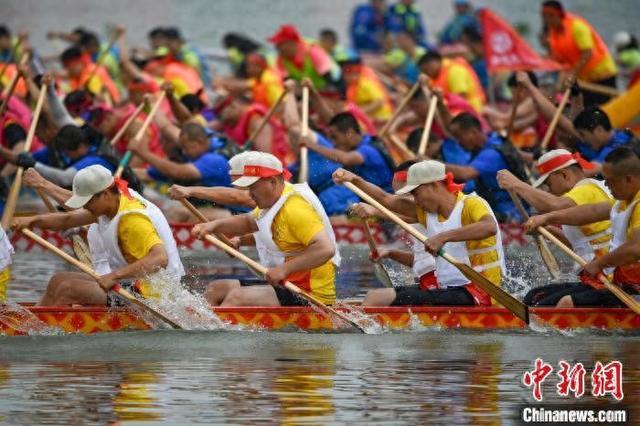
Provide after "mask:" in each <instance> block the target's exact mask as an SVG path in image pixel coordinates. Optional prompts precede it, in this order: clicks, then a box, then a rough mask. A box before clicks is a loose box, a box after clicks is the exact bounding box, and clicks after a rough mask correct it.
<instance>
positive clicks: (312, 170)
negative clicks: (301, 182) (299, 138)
mask: <svg viewBox="0 0 640 426" xmlns="http://www.w3.org/2000/svg"><path fill="white" fill-rule="evenodd" d="M314 133H315V135H316V140H317V142H318V145H320V146H323V147H325V148H331V149H335V147H334V146H333V143H331V141H330V140H329V139H327V138H326V137H324V136H323V135H322V134H321V133H318V132H314ZM307 158H308V161H309V176H308V181H307V183H308V184H309V186H310V187H311V189H313V190H314V191H316V192H318V191H322V190H323V189H325V188H327V187H329V186H332V185H334V183H333V179H332V178H331V176H332V175H333V172H335V171H336V170H338V169H339V168H340V167H341V166H340V164H338V163H336V162H334V161H331V160H328V159H326V158H325V157H323V156H322V155H320V154H318V153H317V152H315V151H312V150H309V154H308V157H307ZM299 169H300V165H299V164H298V163H297V162H296V163H293V164H291V165H290V166H289V171H290V172H291V174H293V175H295V174H297V173H298V172H299Z"/></svg>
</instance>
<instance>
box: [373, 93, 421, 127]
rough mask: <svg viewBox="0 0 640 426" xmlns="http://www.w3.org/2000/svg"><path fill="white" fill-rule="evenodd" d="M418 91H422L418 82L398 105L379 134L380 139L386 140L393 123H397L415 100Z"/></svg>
mask: <svg viewBox="0 0 640 426" xmlns="http://www.w3.org/2000/svg"><path fill="white" fill-rule="evenodd" d="M418 89H420V83H419V82H416V83H415V84H414V85H413V86H412V87H411V90H409V93H407V94H406V96H405V97H404V98H403V99H402V101H401V102H400V105H398V108H396V110H395V111H394V113H393V115H392V116H391V118H390V119H389V121H387V122H386V123H385V125H384V126H383V127H382V129H380V133H379V134H378V137H380V138H384V137H385V136H386V134H387V132H388V131H389V130H390V129H391V126H393V123H395V122H396V120H397V119H398V117H399V116H400V114H401V113H402V111H404V109H405V108H406V107H407V105H408V104H409V102H410V101H411V98H413V95H415V94H416V92H417V91H418Z"/></svg>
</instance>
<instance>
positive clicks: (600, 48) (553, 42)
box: [548, 13, 615, 81]
mask: <svg viewBox="0 0 640 426" xmlns="http://www.w3.org/2000/svg"><path fill="white" fill-rule="evenodd" d="M574 22H580V23H583V24H584V25H586V26H587V27H589V30H590V31H591V37H593V42H594V43H593V44H594V48H593V49H592V53H591V59H589V62H587V64H586V65H585V66H584V67H583V68H582V70H581V71H580V74H579V75H578V78H581V79H584V80H589V81H598V80H603V79H605V78H608V77H612V76H613V75H615V72H614V73H613V74H611V75H594V73H593V70H594V68H595V67H597V66H598V65H599V64H600V63H602V61H604V60H607V59H610V54H609V49H608V48H607V45H606V44H605V42H604V41H603V40H602V38H601V37H600V35H599V34H598V33H597V32H596V30H595V29H594V28H593V27H592V26H591V24H589V23H588V22H587V21H586V20H585V19H583V18H581V17H579V16H576V15H572V14H571V13H567V14H566V15H565V17H564V18H563V19H562V28H561V29H559V30H558V29H554V28H551V29H550V31H549V35H548V41H549V48H550V50H551V54H552V56H553V58H554V59H555V60H557V61H558V62H560V63H562V64H564V65H566V66H568V67H572V66H574V65H575V64H576V63H578V61H579V60H580V55H581V54H582V52H581V51H580V49H579V48H578V45H577V44H576V41H575V39H574V38H573V34H572V32H571V28H572V27H573V24H574Z"/></svg>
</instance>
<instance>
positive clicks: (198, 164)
mask: <svg viewBox="0 0 640 426" xmlns="http://www.w3.org/2000/svg"><path fill="white" fill-rule="evenodd" d="M189 163H191V164H193V165H194V166H195V168H196V169H198V172H200V176H201V177H200V180H199V181H198V183H199V184H200V185H202V186H231V178H230V176H229V163H228V162H227V160H226V158H224V157H223V156H222V155H219V154H216V153H214V152H206V153H204V154H202V155H201V156H200V157H198V158H196V159H195V160H190V161H189ZM147 174H148V175H149V176H150V177H152V178H153V179H156V180H163V181H166V180H168V179H167V178H166V177H165V176H164V175H163V174H162V173H160V171H158V169H156V168H154V167H150V168H149V169H148V170H147Z"/></svg>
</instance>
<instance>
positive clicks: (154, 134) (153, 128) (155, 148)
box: [114, 104, 165, 158]
mask: <svg viewBox="0 0 640 426" xmlns="http://www.w3.org/2000/svg"><path fill="white" fill-rule="evenodd" d="M134 112H135V107H134V106H133V105H132V104H128V105H127V106H126V107H125V108H124V109H123V110H120V111H119V112H117V114H118V115H119V117H118V123H117V124H116V126H115V128H114V134H115V132H117V131H118V130H120V129H121V128H122V126H124V124H125V123H126V122H127V120H128V119H129V117H131V116H132V115H133V114H134ZM146 117H147V113H146V112H144V110H143V111H141V112H140V114H138V116H137V117H136V119H135V120H134V121H135V122H138V123H140V125H142V124H143V123H144V121H145V120H146ZM147 135H148V137H149V143H148V145H149V151H151V152H152V153H154V154H155V155H158V156H160V157H163V158H164V156H165V152H164V149H163V147H162V141H161V139H160V130H159V129H158V125H157V124H156V123H154V122H151V124H150V125H149V127H147ZM128 145H129V137H128V136H127V134H126V132H125V134H124V135H122V137H121V138H120V140H119V141H118V142H116V145H115V150H116V152H117V153H119V154H120V155H122V154H124V153H125V152H126V151H127V146H128Z"/></svg>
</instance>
